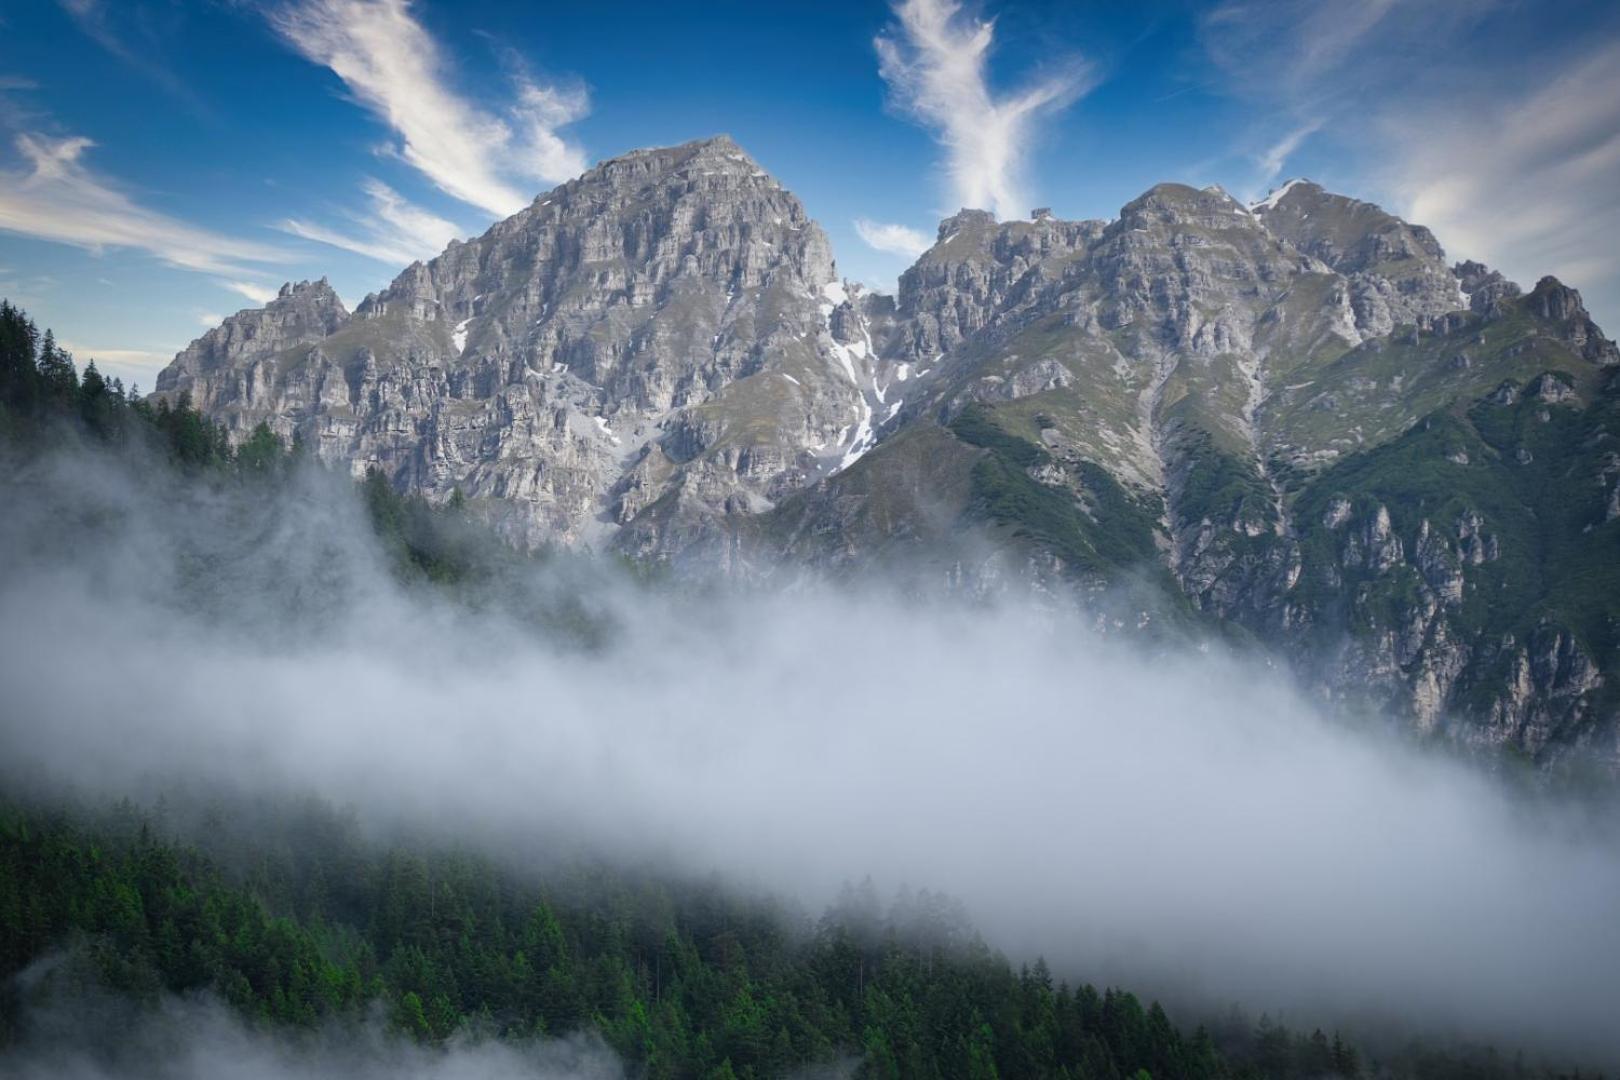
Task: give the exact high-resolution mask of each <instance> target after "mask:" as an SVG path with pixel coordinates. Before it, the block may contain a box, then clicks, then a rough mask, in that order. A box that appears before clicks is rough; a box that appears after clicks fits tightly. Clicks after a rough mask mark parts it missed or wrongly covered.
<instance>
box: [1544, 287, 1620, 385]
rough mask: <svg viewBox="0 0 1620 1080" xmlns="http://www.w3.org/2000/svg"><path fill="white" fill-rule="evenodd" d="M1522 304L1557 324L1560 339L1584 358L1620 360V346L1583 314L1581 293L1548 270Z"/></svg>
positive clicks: (1608, 360) (1600, 360)
mask: <svg viewBox="0 0 1620 1080" xmlns="http://www.w3.org/2000/svg"><path fill="white" fill-rule="evenodd" d="M1525 305H1526V306H1527V307H1528V308H1529V309H1530V310H1531V311H1532V312H1533V313H1535V314H1536V315H1538V316H1540V317H1541V318H1543V319H1546V320H1548V321H1549V322H1554V323H1557V324H1559V327H1560V331H1561V333H1562V335H1563V338H1564V340H1565V341H1566V342H1567V343H1568V344H1569V345H1570V346H1571V347H1572V348H1574V349H1575V350H1576V351H1577V352H1579V353H1580V354H1581V356H1582V357H1584V358H1585V359H1587V360H1591V361H1593V362H1594V363H1599V364H1604V365H1610V364H1617V363H1620V350H1617V349H1616V346H1615V343H1614V342H1613V341H1611V340H1610V339H1609V338H1607V337H1605V336H1604V334H1603V331H1601V330H1599V329H1598V326H1597V324H1596V323H1594V322H1593V321H1592V317H1591V316H1590V315H1589V314H1587V311H1586V304H1585V303H1583V302H1582V300H1581V294H1580V293H1579V292H1577V291H1576V290H1574V289H1572V288H1570V287H1569V286H1568V285H1565V284H1564V283H1563V282H1561V281H1559V280H1558V279H1557V278H1555V277H1553V276H1552V275H1551V274H1548V275H1547V276H1546V277H1544V278H1542V279H1541V280H1540V281H1538V282H1536V287H1535V288H1534V289H1532V290H1531V292H1530V295H1529V296H1527V297H1525Z"/></svg>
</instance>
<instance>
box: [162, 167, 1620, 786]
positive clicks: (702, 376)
mask: <svg viewBox="0 0 1620 1080" xmlns="http://www.w3.org/2000/svg"><path fill="white" fill-rule="evenodd" d="M1617 370H1620V352H1617V351H1616V348H1615V345H1614V343H1613V342H1612V341H1610V340H1609V339H1608V338H1607V337H1605V336H1604V335H1603V333H1602V332H1601V331H1600V330H1599V329H1598V328H1597V326H1596V325H1595V324H1594V323H1593V322H1592V320H1591V318H1590V316H1589V315H1588V314H1587V312H1586V310H1585V308H1584V307H1583V306H1582V303H1581V299H1580V296H1579V295H1578V294H1577V293H1576V292H1575V291H1574V290H1572V289H1569V288H1567V287H1566V286H1564V285H1562V284H1561V283H1559V282H1558V281H1556V280H1554V279H1552V278H1544V279H1542V280H1541V281H1540V282H1539V283H1538V284H1537V285H1536V286H1535V287H1534V288H1533V289H1531V290H1530V291H1529V292H1525V291H1524V290H1522V289H1520V288H1519V287H1518V286H1517V285H1515V284H1513V283H1512V282H1509V281H1507V280H1506V279H1504V278H1503V277H1502V276H1501V275H1500V274H1498V273H1496V272H1494V271H1491V270H1490V269H1489V268H1487V267H1485V266H1482V265H1480V264H1478V263H1461V264H1457V265H1456V266H1452V265H1449V264H1448V262H1447V259H1446V256H1445V253H1444V251H1443V249H1442V248H1441V246H1440V244H1439V243H1438V241H1437V240H1436V239H1435V237H1434V236H1433V235H1432V234H1431V233H1430V232H1429V231H1428V230H1427V229H1425V228H1423V227H1421V226H1418V225H1413V224H1410V223H1407V222H1405V221H1402V220H1401V219H1400V218H1398V217H1396V216H1394V215H1391V214H1389V213H1387V212H1385V211H1384V210H1382V209H1380V208H1379V207H1377V206H1375V205H1373V204H1370V203H1366V202H1362V201H1359V200H1356V199H1352V198H1348V197H1345V196H1342V195H1337V194H1333V193H1331V192H1328V191H1326V190H1324V189H1323V188H1322V187H1320V186H1319V185H1316V184H1313V183H1310V182H1308V181H1292V182H1290V183H1289V184H1287V185H1285V186H1284V187H1282V188H1281V189H1279V190H1278V191H1276V192H1275V193H1273V194H1272V195H1271V196H1270V197H1269V198H1267V199H1265V200H1264V201H1262V202H1260V203H1257V204H1255V205H1254V206H1245V205H1243V204H1241V203H1239V202H1238V201H1236V200H1235V199H1233V198H1232V197H1231V196H1229V195H1228V194H1226V193H1225V192H1223V191H1221V190H1220V189H1218V188H1206V189H1203V190H1199V189H1195V188H1191V187H1186V186H1183V185H1178V184H1161V185H1159V186H1157V187H1155V188H1153V189H1152V190H1150V191H1148V192H1146V193H1145V194H1143V195H1142V196H1141V197H1139V198H1137V199H1136V200H1134V201H1132V202H1130V203H1129V204H1127V205H1126V206H1125V207H1124V208H1123V209H1122V210H1121V211H1120V214H1119V216H1118V217H1117V218H1116V219H1114V220H1112V221H1107V222H1104V221H1083V222H1070V221H1062V220H1058V219H1056V218H1054V217H1052V216H1051V215H1050V214H1049V213H1047V212H1045V211H1037V212H1036V213H1035V214H1034V215H1032V218H1031V219H1030V220H1028V221H1008V222H998V221H996V220H995V219H994V218H993V217H992V216H991V215H989V214H987V213H985V212H983V211H977V210H963V211H962V212H960V213H958V214H956V215H955V216H953V217H951V218H949V219H947V220H946V221H944V222H943V223H942V224H941V225H940V229H939V234H938V238H937V240H936V242H935V243H934V245H933V247H932V248H930V249H929V250H928V251H927V252H926V253H924V254H923V255H922V256H921V257H920V258H919V259H918V261H917V263H916V264H915V265H914V266H912V267H911V268H910V269H909V270H907V271H906V272H905V274H904V275H903V276H902V277H901V279H900V282H899V289H898V292H897V294H896V295H895V296H893V297H890V296H886V295H877V294H869V293H866V292H864V291H862V290H860V289H858V288H855V287H852V286H849V285H846V284H842V283H839V282H838V281H837V278H836V274H835V271H834V267H833V262H832V256H831V252H830V250H829V246H828V243H827V240H826V238H825V236H824V235H823V234H822V232H821V230H820V229H819V228H818V227H817V226H816V225H815V223H814V222H812V221H811V220H809V218H808V217H807V216H806V214H805V212H804V208H803V207H802V205H801V204H800V203H799V202H798V200H797V199H795V198H794V197H793V196H792V195H791V194H789V193H788V192H787V191H785V190H784V189H783V188H782V187H781V186H780V185H779V184H777V183H776V182H775V181H774V180H772V179H771V178H770V177H769V176H768V175H767V174H766V173H765V172H764V171H763V170H762V169H760V168H759V167H758V166H757V165H756V164H755V163H754V162H753V161H752V160H751V159H750V158H749V157H748V156H747V155H746V154H744V153H743V152H742V151H741V150H740V149H739V148H738V147H737V146H736V145H735V144H734V143H732V142H731V141H730V140H729V139H725V138H717V139H709V140H703V141H700V142H695V143H690V144H687V145H685V146H680V147H675V148H672V149H664V150H647V151H638V152H635V153H632V154H629V155H626V156H624V157H621V158H616V159H613V160H611V161H607V162H604V163H602V164H601V165H599V166H597V167H596V168H594V169H592V170H591V171H590V172H588V173H586V174H585V175H584V176H582V177H580V178H579V179H578V180H575V181H572V182H570V183H568V184H565V185H563V186H562V187H560V188H558V189H556V190H555V191H553V192H551V193H549V194H547V195H545V196H542V197H541V198H539V199H537V200H536V201H535V203H534V204H533V205H531V206H530V207H529V208H527V209H525V210H523V211H522V212H520V213H519V214H517V215H516V216H514V217H512V218H511V219H509V220H507V221H504V222H501V223H500V224H498V225H496V226H494V227H493V228H492V229H490V231H489V232H487V233H486V234H485V235H483V236H482V237H479V238H477V239H475V240H471V241H468V242H467V243H464V244H462V243H458V244H452V245H451V247H450V248H449V249H447V250H446V251H445V252H444V254H442V255H440V256H439V257H438V258H437V259H434V260H433V261H431V262H429V263H426V264H416V265H413V266H411V267H409V268H408V269H406V271H405V272H404V273H403V274H401V275H400V277H399V278H398V279H396V280H395V282H394V283H393V284H392V285H391V286H390V287H389V288H388V289H386V290H384V291H383V292H381V293H379V294H377V295H375V296H371V297H367V298H366V300H365V301H364V302H363V303H362V304H361V305H360V306H359V307H358V308H357V310H356V311H355V312H354V313H353V314H352V315H350V314H348V313H346V312H345V311H344V310H343V307H342V305H341V303H339V302H338V301H337V299H336V297H335V296H334V295H332V294H331V290H330V289H329V288H328V287H326V286H325V285H324V283H317V284H313V285H311V284H307V283H306V284H302V285H296V286H290V287H288V288H287V289H284V290H283V293H282V295H281V296H280V297H278V298H277V299H276V300H275V301H273V302H272V303H271V304H270V305H268V306H267V307H266V308H264V309H261V310H258V311H248V312H242V313H239V314H238V315H235V316H232V317H231V319H228V320H226V323H225V324H224V325H223V326H221V327H220V328H218V329H216V330H214V331H211V332H210V333H209V334H208V335H205V336H204V337H203V338H202V339H199V341H198V342H196V343H194V344H193V345H192V346H191V347H190V348H188V349H187V350H186V351H185V352H183V353H181V354H180V355H179V356H178V357H177V358H176V360H175V362H174V364H172V365H171V366H170V367H169V369H168V370H166V371H165V372H164V374H163V376H162V379H161V381H160V383H159V392H160V393H164V394H170V395H173V394H178V393H179V392H182V391H184V392H188V393H189V394H190V395H191V398H192V400H193V401H194V402H195V403H196V404H197V405H198V406H199V407H201V408H202V409H204V410H205V411H206V412H208V413H209V414H210V415H212V416H214V417H216V418H217V419H219V420H220V421H221V422H223V423H224V424H226V425H227V426H228V428H229V429H230V431H231V432H232V435H233V437H234V438H237V439H241V438H244V437H246V435H247V434H248V433H249V432H250V431H251V430H252V429H253V428H254V427H255V426H256V425H257V424H259V423H261V422H264V423H267V424H269V425H270V426H271V427H272V429H274V430H275V431H277V432H278V433H280V434H282V435H283V436H287V437H298V438H300V439H302V440H303V441H304V442H305V443H306V444H307V445H309V446H311V447H313V448H314V449H315V451H316V452H317V453H318V454H319V455H320V456H321V457H322V458H324V459H327V460H330V461H334V462H341V463H344V464H346V465H348V466H349V467H351V468H353V469H354V470H355V471H356V472H360V471H364V470H365V469H366V468H369V467H377V468H379V469H381V470H383V471H384V473H386V474H387V475H388V476H389V477H390V478H392V480H393V481H394V483H395V484H396V485H397V486H398V487H400V488H401V489H405V490H411V491H416V492H420V493H422V494H424V495H426V496H427V497H428V498H430V499H433V500H442V499H448V498H450V497H451V495H452V494H453V492H455V491H457V490H459V491H460V492H461V493H462V494H463V495H464V496H465V497H466V498H467V499H469V500H470V501H471V503H472V504H473V505H475V506H479V507H482V508H483V510H484V511H485V512H486V513H487V514H488V515H489V516H490V517H491V518H492V519H494V520H496V521H497V522H498V523H500V525H501V527H502V528H503V529H505V530H506V531H507V532H508V534H509V535H511V536H513V537H514V538H516V539H518V540H520V541H522V542H525V543H530V544H533V543H539V542H550V541H556V542H562V543H567V544H588V545H592V546H599V547H610V548H614V549H617V550H620V551H624V552H627V553H629V554H632V555H635V556H638V557H644V558H654V559H660V560H670V561H679V562H691V563H695V564H698V565H703V566H708V567H714V568H719V569H722V570H724V571H726V572H730V573H734V574H741V575H748V576H769V575H771V574H780V573H784V572H796V570H795V568H803V567H808V568H812V569H814V570H815V571H817V572H832V573H841V572H872V571H880V572H882V573H885V574H891V575H894V574H904V575H907V576H909V577H910V578H912V579H914V580H916V581H921V582H933V583H935V584H941V583H942V584H945V585H948V586H950V587H953V588H962V589H969V590H976V591H994V590H998V589H1001V588H1004V587H1006V586H1007V585H1008V584H1010V583H1013V582H1021V583H1028V584H1034V585H1036V586H1037V587H1040V588H1043V589H1057V588H1063V589H1065V590H1069V591H1071V592H1072V593H1073V594H1074V595H1076V596H1078V597H1080V598H1081V601H1082V602H1083V603H1085V604H1088V605H1090V606H1092V607H1094V608H1095V609H1096V611H1097V612H1098V617H1099V620H1100V622H1101V624H1102V625H1105V626H1110V627H1117V628H1119V629H1121V630H1128V631H1131V632H1142V631H1149V632H1157V631H1158V630H1159V629H1160V628H1164V629H1165V630H1166V631H1167V632H1180V631H1183V630H1193V631H1201V632H1207V631H1209V630H1211V629H1214V630H1217V631H1219V632H1221V633H1224V634H1227V635H1229V636H1232V637H1235V638H1237V639H1239V640H1245V641H1254V642H1258V643H1260V644H1262V645H1264V646H1266V647H1269V648H1271V649H1272V650H1274V651H1277V652H1279V653H1282V654H1284V655H1287V656H1288V657H1289V658H1290V659H1291V660H1292V661H1293V662H1294V663H1295V664H1296V665H1297V667H1298V668H1299V670H1300V671H1301V672H1302V673H1303V674H1304V675H1305V677H1306V678H1307V679H1308V680H1310V681H1311V682H1312V683H1313V684H1314V685H1316V686H1318V687H1319V688H1320V689H1321V691H1322V692H1323V693H1324V694H1326V695H1328V696H1330V697H1333V698H1337V699H1341V700H1343V701H1345V702H1347V703H1350V704H1357V705H1366V706H1374V707H1378V708H1381V709H1386V710H1390V709H1392V710H1394V711H1396V712H1397V713H1398V714H1400V715H1404V716H1406V717H1408V718H1409V719H1410V721H1411V723H1412V724H1413V725H1414V726H1415V727H1416V728H1417V729H1418V730H1419V731H1421V732H1424V733H1432V734H1433V735H1434V736H1435V737H1440V738H1446V739H1449V740H1452V741H1455V742H1459V743H1462V744H1464V745H1471V746H1479V747H1483V748H1489V749H1491V750H1494V751H1501V750H1507V751H1510V752H1512V753H1516V754H1520V755H1522V756H1524V757H1526V758H1528V759H1531V760H1534V761H1536V762H1538V763H1541V764H1545V765H1564V766H1570V767H1574V766H1575V765H1576V764H1577V763H1578V764H1579V765H1580V767H1585V766H1586V765H1588V764H1591V763H1595V764H1596V765H1597V767H1598V768H1599V769H1601V770H1602V771H1605V772H1609V773H1614V772H1620V695H1617V693H1616V687H1617V686H1620V442H1617V441H1616V440H1617V438H1620V405H1617V402H1620V382H1617V378H1616V372H1617Z"/></svg>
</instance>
